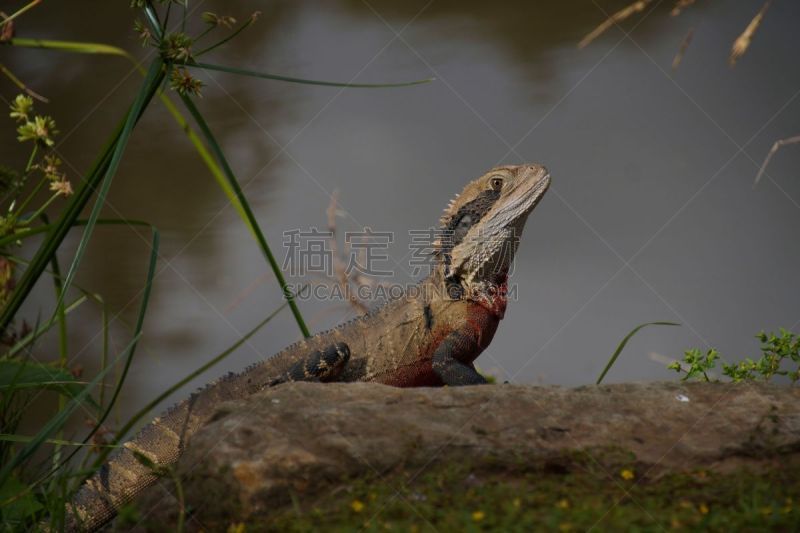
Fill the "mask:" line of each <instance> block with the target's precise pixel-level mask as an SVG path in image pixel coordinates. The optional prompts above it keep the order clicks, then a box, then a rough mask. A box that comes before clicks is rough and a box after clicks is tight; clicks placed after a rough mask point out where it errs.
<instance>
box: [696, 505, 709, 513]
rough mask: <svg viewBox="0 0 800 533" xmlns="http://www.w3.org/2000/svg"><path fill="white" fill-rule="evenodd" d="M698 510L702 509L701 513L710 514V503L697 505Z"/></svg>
mask: <svg viewBox="0 0 800 533" xmlns="http://www.w3.org/2000/svg"><path fill="white" fill-rule="evenodd" d="M697 510H698V511H700V514H708V505H706V504H704V503H701V504H700V505H699V506H697Z"/></svg>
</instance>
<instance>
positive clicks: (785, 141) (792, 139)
mask: <svg viewBox="0 0 800 533" xmlns="http://www.w3.org/2000/svg"><path fill="white" fill-rule="evenodd" d="M797 143H800V135H795V136H794V137H788V138H786V139H781V140H779V141H775V144H773V145H772V148H770V149H769V153H768V154H767V157H766V158H765V159H764V163H762V164H761V168H759V169H758V174H756V181H755V182H754V183H753V187H755V186H756V185H758V182H759V180H760V179H761V176H763V175H764V172H766V171H767V165H769V162H770V160H771V159H772V156H774V155H775V152H777V151H778V150H780V149H781V148H782V147H784V146H786V145H787V144H797Z"/></svg>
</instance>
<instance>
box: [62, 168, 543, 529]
mask: <svg viewBox="0 0 800 533" xmlns="http://www.w3.org/2000/svg"><path fill="white" fill-rule="evenodd" d="M549 183H550V178H549V174H548V173H547V171H546V169H545V168H544V167H541V166H539V165H522V166H508V167H498V168H495V169H492V170H491V171H489V172H488V173H487V174H484V175H483V176H481V177H480V178H478V179H476V180H475V181H473V182H471V183H469V184H468V185H467V186H466V187H465V188H464V190H463V192H462V193H461V194H460V195H459V196H457V197H456V198H455V199H454V200H453V201H451V203H450V205H449V206H448V207H447V209H446V210H445V212H444V214H443V215H442V217H441V228H442V230H444V231H443V236H442V238H441V239H440V240H439V241H437V243H436V246H435V253H434V255H435V263H434V268H433V271H432V273H431V275H430V276H429V277H428V278H426V279H425V280H423V281H422V282H420V283H419V284H418V285H417V286H416V287H415V290H413V291H409V292H408V293H407V294H405V295H404V296H402V297H400V298H397V299H395V300H392V301H390V302H388V303H386V304H385V305H384V306H382V307H380V308H378V309H377V310H375V311H373V312H371V313H369V314H367V315H365V316H362V317H359V318H357V319H354V320H352V321H350V322H347V323H345V324H342V325H341V326H338V327H336V328H334V329H332V330H329V331H325V332H322V333H319V334H317V335H315V336H314V337H311V338H309V339H305V340H302V341H300V342H297V343H295V344H293V345H292V346H289V347H288V348H286V349H285V350H283V351H282V352H279V353H278V354H276V355H274V356H273V357H271V358H270V359H267V360H266V361H263V362H260V363H257V364H255V365H253V366H251V367H249V368H247V369H246V370H245V371H244V372H242V373H240V374H229V375H228V376H225V377H224V378H222V379H219V380H217V381H215V382H213V383H211V384H209V385H207V386H206V387H205V388H203V389H201V390H200V391H198V392H196V393H194V394H192V395H191V397H190V398H189V399H187V400H184V401H182V402H181V403H179V404H177V405H175V406H174V407H173V408H172V409H170V410H169V411H167V412H166V413H165V414H164V415H162V416H161V417H158V418H156V419H154V420H153V422H151V423H150V424H148V425H147V426H145V427H144V428H143V429H142V430H141V431H140V432H139V433H138V434H137V435H136V436H135V437H134V438H133V439H132V440H130V441H128V442H126V443H125V445H124V446H125V448H124V449H123V450H122V451H121V452H119V453H117V454H116V455H114V456H112V457H111V458H110V459H109V461H108V462H107V463H106V464H105V465H103V467H101V469H100V471H99V472H97V473H96V474H95V475H94V476H92V477H91V478H90V479H89V480H87V481H86V483H85V484H84V485H83V486H82V487H81V489H80V490H79V492H78V493H77V495H76V496H75V498H74V499H73V501H72V504H71V505H70V508H69V509H68V513H67V514H68V520H67V527H66V529H67V531H94V530H96V529H98V528H99V527H101V526H102V525H103V524H105V523H106V522H108V521H109V520H111V519H112V518H113V517H114V516H115V515H116V512H117V510H118V509H119V508H120V507H121V506H122V505H124V504H125V503H128V502H129V501H131V500H132V499H133V498H135V497H136V496H137V495H138V494H139V493H140V492H142V491H143V490H144V489H145V488H146V487H148V486H149V485H151V484H153V483H154V482H155V480H156V479H157V478H158V472H156V471H155V470H163V468H164V467H168V466H170V465H172V464H174V463H175V462H176V461H177V460H178V458H179V457H180V456H181V453H182V451H183V450H184V449H185V447H186V443H187V441H188V440H189V439H190V438H191V436H192V435H194V434H195V433H196V432H197V430H198V429H199V428H200V427H202V426H203V424H205V423H206V422H207V421H208V420H209V419H210V418H211V416H212V415H213V414H214V412H215V410H216V408H217V407H218V406H219V405H220V404H221V403H222V402H224V401H227V400H234V399H238V398H243V397H246V396H248V395H250V394H252V393H254V392H257V391H259V390H262V389H264V388H265V387H269V386H274V385H277V384H279V383H283V382H286V381H323V382H329V381H345V382H352V381H372V382H377V383H383V384H385V385H392V386H396V387H419V386H441V385H451V386H456V385H472V384H480V383H486V380H485V379H484V378H483V377H482V376H481V375H480V374H479V373H478V372H477V371H476V370H475V367H474V366H473V361H474V360H475V359H476V358H477V357H478V355H480V353H481V352H482V351H483V350H484V349H485V348H486V347H487V346H488V345H489V343H490V342H491V341H492V338H493V337H494V333H495V331H496V330H497V326H498V324H499V322H500V320H501V319H502V318H503V315H504V313H505V308H506V282H507V278H508V270H509V268H510V265H511V262H512V260H513V256H514V252H515V251H516V247H517V240H518V238H519V236H520V235H521V232H522V228H523V227H524V225H525V221H526V219H527V216H528V214H529V213H530V212H531V211H532V210H533V208H534V207H535V206H536V204H537V203H538V201H539V200H540V199H541V197H542V195H543V194H544V193H545V191H546V189H547V187H548V186H549Z"/></svg>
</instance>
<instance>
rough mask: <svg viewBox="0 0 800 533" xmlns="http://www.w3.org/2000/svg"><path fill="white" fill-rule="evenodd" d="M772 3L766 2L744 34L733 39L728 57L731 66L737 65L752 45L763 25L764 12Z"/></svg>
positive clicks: (770, 1) (768, 0)
mask: <svg viewBox="0 0 800 533" xmlns="http://www.w3.org/2000/svg"><path fill="white" fill-rule="evenodd" d="M771 3H772V0H767V1H766V2H764V5H763V6H762V7H761V10H759V12H758V14H757V15H756V16H755V17H753V20H751V21H750V24H748V25H747V27H746V28H745V29H744V31H743V32H742V34H741V35H740V36H739V37H738V38H737V39H736V40H735V41H733V47H732V48H731V56H730V57H729V58H728V64H729V65H730V66H731V67H733V66H735V65H736V61H738V60H739V58H740V57H742V56H743V55H744V53H745V52H747V49H748V48H749V47H750V43H751V42H752V40H753V34H754V33H755V32H756V30H757V29H758V27H759V26H760V25H761V21H762V20H763V19H764V14H765V13H766V12H767V9H768V8H769V5H770V4H771Z"/></svg>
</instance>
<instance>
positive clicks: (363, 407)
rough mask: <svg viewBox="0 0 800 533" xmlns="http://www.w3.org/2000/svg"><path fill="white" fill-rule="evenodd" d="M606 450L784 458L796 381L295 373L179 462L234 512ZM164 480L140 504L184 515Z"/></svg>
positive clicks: (797, 420)
mask: <svg viewBox="0 0 800 533" xmlns="http://www.w3.org/2000/svg"><path fill="white" fill-rule="evenodd" d="M609 449H616V450H622V451H624V452H626V453H628V452H629V453H632V454H634V455H635V462H636V463H637V470H638V471H641V472H646V475H647V477H649V478H655V477H658V476H659V475H660V474H662V473H664V472H673V471H688V470H692V469H697V468H703V469H710V470H717V471H730V470H732V469H736V468H740V467H742V466H747V467H748V468H762V467H766V466H774V465H775V464H780V461H784V460H786V459H787V456H793V457H792V458H793V459H794V458H796V457H797V455H799V454H800V388H796V387H795V388H780V387H775V386H768V385H754V384H738V385H731V384H713V383H702V384H701V383H694V384H684V383H648V384H623V385H608V386H600V387H580V388H575V389H569V388H561V387H532V386H518V385H494V386H479V387H460V388H443V389H424V388H423V389H396V388H391V387H386V386H382V385H376V384H366V383H365V384H326V385H320V384H309V383H296V384H287V385H281V386H279V387H275V388H273V389H270V390H268V391H265V392H263V393H260V394H258V395H255V396H253V397H251V398H249V399H246V400H242V401H239V402H232V403H229V404H225V405H224V406H221V407H220V410H219V412H218V413H217V415H216V416H215V417H214V419H213V421H212V422H210V423H209V424H208V426H206V427H205V428H204V429H203V430H202V431H201V432H200V433H198V434H197V435H196V436H195V437H194V439H193V440H192V442H191V445H190V446H189V448H188V450H187V452H186V454H185V455H184V457H183V458H182V459H181V461H180V462H179V464H178V465H177V468H176V473H177V475H178V476H179V478H180V479H181V480H182V481H181V485H182V487H183V490H184V492H185V499H186V504H187V506H188V507H189V508H190V509H191V510H192V513H194V514H195V516H197V517H198V518H199V519H200V520H201V521H205V522H206V523H215V522H216V523H220V522H225V521H228V523H230V522H231V521H236V520H247V519H253V518H258V517H263V516H265V515H267V514H268V513H269V512H270V511H271V510H273V509H274V508H275V507H276V506H277V505H280V504H283V503H286V502H287V501H289V499H290V497H291V495H296V494H300V495H304V494H314V493H319V492H320V491H323V490H326V489H330V488H331V487H332V486H335V485H336V484H337V483H341V482H342V481H344V480H347V479H351V478H354V477H365V476H381V475H385V474H386V473H389V472H392V471H395V470H397V469H407V468H414V469H415V471H420V470H424V469H427V468H431V467H434V466H437V465H442V464H447V463H448V462H469V463H470V464H474V465H484V466H487V467H491V468H499V467H502V468H528V469H530V468H548V465H550V466H549V467H552V465H559V464H562V465H563V463H564V461H568V458H569V457H573V456H574V455H575V454H576V453H583V454H585V455H587V456H589V457H592V458H594V457H595V456H598V457H599V456H601V455H602V453H603V450H609ZM165 490H166V491H169V492H171V493H172V492H174V483H173V482H170V481H169V480H165V481H164V482H163V483H162V484H161V487H160V488H154V490H152V491H149V492H148V494H147V495H146V496H145V497H144V498H143V500H142V501H140V503H139V508H140V509H148V515H149V521H151V523H152V521H155V522H156V523H161V524H164V523H168V522H171V521H174V519H175V513H176V506H175V500H174V499H173V498H171V497H166V495H165V492H164V491H165Z"/></svg>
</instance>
